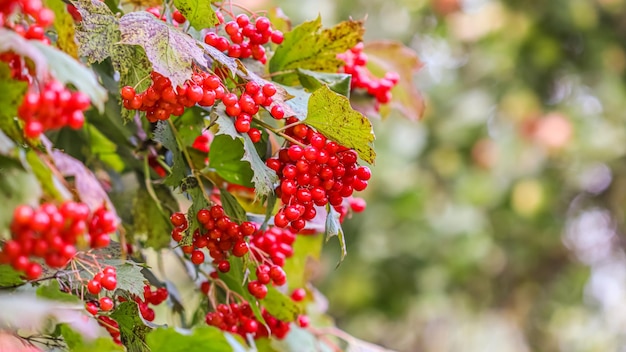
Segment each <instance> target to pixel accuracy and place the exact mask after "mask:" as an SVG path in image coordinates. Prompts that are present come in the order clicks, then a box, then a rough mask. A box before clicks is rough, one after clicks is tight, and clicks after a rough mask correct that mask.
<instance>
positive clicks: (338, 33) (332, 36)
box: [269, 16, 365, 85]
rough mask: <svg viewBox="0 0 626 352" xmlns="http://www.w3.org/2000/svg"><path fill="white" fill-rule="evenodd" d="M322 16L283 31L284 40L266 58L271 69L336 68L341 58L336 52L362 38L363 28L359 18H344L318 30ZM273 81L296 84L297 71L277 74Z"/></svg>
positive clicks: (274, 70)
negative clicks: (269, 56)
mask: <svg viewBox="0 0 626 352" xmlns="http://www.w3.org/2000/svg"><path fill="white" fill-rule="evenodd" d="M321 28H322V19H321V17H319V16H318V17H317V19H316V20H314V21H308V22H304V23H302V24H300V25H299V26H297V27H296V28H294V29H293V30H292V31H291V32H289V33H286V34H285V39H284V41H283V43H282V44H281V45H280V46H279V47H278V48H276V51H275V52H274V56H272V58H271V59H270V62H269V71H270V73H275V72H281V71H288V70H295V69H297V68H302V69H307V70H311V71H318V72H333V73H334V72H337V70H338V69H339V68H340V67H341V65H342V64H343V61H341V60H339V59H337V54H340V53H343V52H345V51H346V50H349V49H350V48H352V47H354V46H355V45H356V44H358V43H359V42H360V41H362V38H363V33H364V31H365V30H364V28H363V22H362V21H344V22H341V23H339V24H337V25H336V26H334V27H332V28H327V29H324V30H321ZM274 81H276V82H279V83H283V84H286V85H296V84H297V83H298V75H297V74H296V73H295V72H293V73H285V74H280V75H277V76H275V77H274Z"/></svg>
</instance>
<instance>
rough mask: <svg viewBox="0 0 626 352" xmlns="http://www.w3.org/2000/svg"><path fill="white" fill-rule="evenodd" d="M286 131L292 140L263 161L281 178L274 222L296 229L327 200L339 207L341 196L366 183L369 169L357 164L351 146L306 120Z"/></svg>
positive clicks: (360, 189)
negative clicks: (324, 133)
mask: <svg viewBox="0 0 626 352" xmlns="http://www.w3.org/2000/svg"><path fill="white" fill-rule="evenodd" d="M296 122H298V121H297V119H295V118H289V119H287V123H288V124H293V123H296ZM285 133H286V134H287V135H288V136H290V137H291V138H293V142H289V143H288V145H287V146H286V147H284V148H281V149H280V151H279V152H278V156H277V157H273V158H270V159H268V160H267V161H266V164H267V166H268V167H269V168H270V169H272V170H274V171H276V173H277V174H278V176H279V178H280V184H279V185H278V187H276V194H277V195H278V196H279V197H280V199H281V200H282V203H283V206H282V207H281V208H280V210H279V211H278V212H277V213H276V215H275V216H274V224H275V225H276V226H278V227H283V228H284V227H288V226H289V228H290V229H291V230H292V231H293V232H296V233H297V232H299V231H300V230H302V229H304V228H305V226H306V222H307V221H309V220H312V219H313V218H315V216H316V215H317V210H316V208H315V207H316V206H318V207H319V206H325V205H326V204H328V203H330V205H332V206H333V207H339V209H338V211H340V210H341V209H340V207H341V205H342V203H343V199H344V198H347V197H350V196H351V195H352V193H353V192H354V191H362V190H364V189H365V188H366V187H367V183H368V180H369V179H370V177H371V171H370V169H369V168H368V167H367V166H359V165H358V164H357V154H356V152H355V151H354V150H351V149H348V148H346V147H343V146H341V145H339V144H338V143H336V142H334V141H331V140H328V139H327V138H326V137H325V136H324V135H323V134H321V133H319V132H316V131H315V130H314V129H313V128H311V127H309V126H307V125H305V124H297V125H295V126H293V127H290V128H288V129H287V130H286V131H285ZM294 142H296V143H294Z"/></svg>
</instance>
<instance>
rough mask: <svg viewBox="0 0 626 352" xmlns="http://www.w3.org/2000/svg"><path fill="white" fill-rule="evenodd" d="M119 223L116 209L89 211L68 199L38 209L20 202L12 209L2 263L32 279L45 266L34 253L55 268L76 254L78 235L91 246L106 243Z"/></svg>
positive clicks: (106, 244)
mask: <svg viewBox="0 0 626 352" xmlns="http://www.w3.org/2000/svg"><path fill="white" fill-rule="evenodd" d="M116 227H117V220H116V219H115V216H114V215H113V213H111V212H109V211H107V210H106V209H104V208H100V209H98V210H96V211H95V212H94V213H93V214H90V212H89V207H87V205H86V204H83V203H76V202H72V201H68V202H65V203H63V204H62V205H61V206H60V207H57V206H56V205H54V204H51V203H45V204H42V205H41V206H40V207H39V208H38V209H33V208H31V207H29V206H26V205H21V206H18V207H17V208H16V209H15V211H14V212H13V221H12V223H11V235H12V237H11V239H10V240H8V241H6V242H5V243H4V245H3V246H2V251H1V252H0V263H10V264H11V265H12V266H13V268H14V269H15V270H17V271H23V272H24V273H25V275H26V277H27V278H28V279H29V280H35V279H37V278H39V277H40V276H41V274H42V267H41V265H40V264H39V263H38V262H36V261H32V260H31V257H39V258H43V259H44V261H45V263H46V265H48V266H50V267H52V268H62V267H64V266H65V265H66V264H67V262H68V261H69V260H70V259H72V258H73V257H74V255H75V254H76V247H75V244H76V242H77V241H78V240H79V239H81V240H84V241H86V242H87V243H89V244H91V247H92V248H102V247H106V246H108V244H109V240H110V239H109V234H110V233H111V232H113V231H115V229H116ZM86 235H87V236H86Z"/></svg>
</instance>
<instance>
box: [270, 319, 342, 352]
mask: <svg viewBox="0 0 626 352" xmlns="http://www.w3.org/2000/svg"><path fill="white" fill-rule="evenodd" d="M271 346H272V347H273V348H274V349H275V350H276V351H281V352H287V351H315V352H333V351H336V350H337V348H336V346H335V345H333V346H329V345H328V342H326V341H324V340H322V339H319V338H318V337H316V336H315V335H313V334H312V333H311V332H309V331H308V330H306V329H303V328H300V327H298V326H295V325H294V324H292V325H291V329H289V334H287V336H285V338H284V339H282V340H278V339H272V341H271Z"/></svg>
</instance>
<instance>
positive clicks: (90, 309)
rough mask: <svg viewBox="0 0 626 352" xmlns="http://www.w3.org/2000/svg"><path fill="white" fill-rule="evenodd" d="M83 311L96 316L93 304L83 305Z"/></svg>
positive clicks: (96, 312)
mask: <svg viewBox="0 0 626 352" xmlns="http://www.w3.org/2000/svg"><path fill="white" fill-rule="evenodd" d="M85 309H86V310H87V312H89V313H90V314H91V315H96V314H98V306H97V305H96V304H95V303H94V302H87V303H85Z"/></svg>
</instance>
